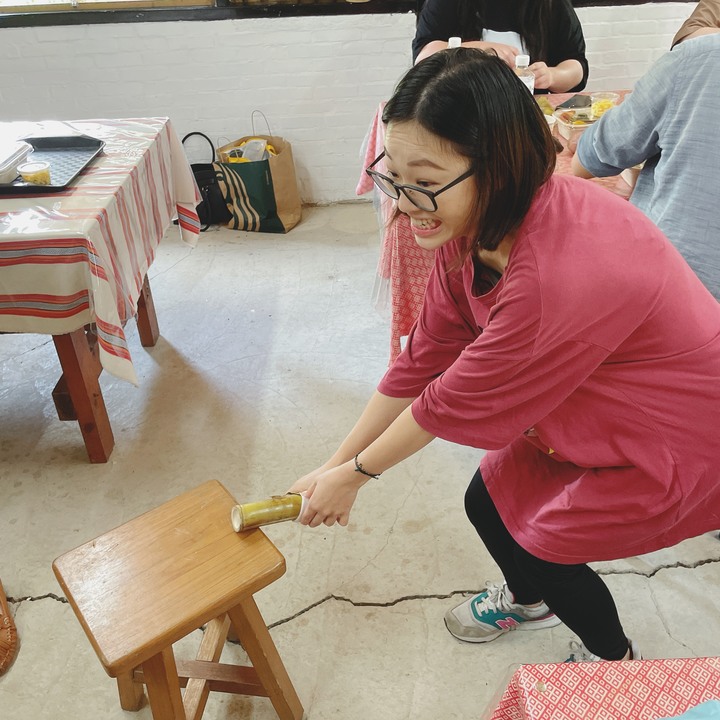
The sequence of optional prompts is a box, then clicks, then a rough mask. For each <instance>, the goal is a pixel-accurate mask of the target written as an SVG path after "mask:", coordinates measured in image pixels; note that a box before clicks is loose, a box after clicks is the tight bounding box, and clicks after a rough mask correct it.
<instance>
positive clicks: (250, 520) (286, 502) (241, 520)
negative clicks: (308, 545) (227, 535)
mask: <svg viewBox="0 0 720 720" xmlns="http://www.w3.org/2000/svg"><path fill="white" fill-rule="evenodd" d="M305 502H306V501H305V498H304V496H302V495H300V494H299V493H287V495H273V496H272V497H269V498H267V499H266V500H258V501H256V502H249V503H243V504H242V505H235V506H234V507H233V509H232V510H231V511H230V520H231V522H232V526H233V530H235V532H242V531H243V530H250V529H251V528H256V527H260V526H261V525H272V524H274V523H279V522H284V521H285V520H297V518H298V517H299V516H300V514H301V513H302V511H303V509H304V508H305Z"/></svg>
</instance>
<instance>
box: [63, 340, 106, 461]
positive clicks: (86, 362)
mask: <svg viewBox="0 0 720 720" xmlns="http://www.w3.org/2000/svg"><path fill="white" fill-rule="evenodd" d="M53 342H54V343H55V349H56V350H57V354H58V358H59V359H60V366H61V367H62V371H63V376H64V378H65V383H66V384H67V389H68V392H69V393H70V399H71V400H72V405H73V408H74V409H75V413H76V415H77V420H78V425H80V432H82V435H83V439H84V440H85V448H86V449H87V454H88V457H89V458H90V462H94V463H104V462H107V461H108V458H109V457H110V453H111V452H112V449H113V447H114V446H115V439H114V438H113V433H112V428H111V427H110V419H109V418H108V414H107V410H106V408H105V401H104V400H103V396H102V392H101V390H100V383H99V382H98V375H99V373H98V370H97V360H96V358H95V357H94V355H93V353H92V352H91V350H90V347H89V345H88V341H87V338H86V336H85V330H84V329H82V328H81V329H80V330H75V331H74V332H71V333H67V334H66V335H53Z"/></svg>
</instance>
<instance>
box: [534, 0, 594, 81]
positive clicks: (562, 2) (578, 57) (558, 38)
mask: <svg viewBox="0 0 720 720" xmlns="http://www.w3.org/2000/svg"><path fill="white" fill-rule="evenodd" d="M567 61H574V62H573V64H572V65H566V64H565V63H567ZM575 63H577V65H579V69H580V72H579V74H578V73H577V70H578V67H577V65H575ZM547 65H548V66H549V67H550V68H552V69H556V68H562V72H561V75H560V76H558V77H557V78H554V79H553V80H552V82H551V83H549V84H548V85H545V86H544V87H547V88H549V89H550V90H551V91H552V92H579V91H580V90H583V89H584V88H585V85H586V84H587V79H588V73H589V66H588V61H587V58H586V57H585V37H584V35H583V30H582V25H581V24H580V19H579V18H578V16H577V13H576V12H575V9H574V8H573V6H572V3H571V2H570V0H558V1H557V2H555V4H554V13H553V18H552V27H551V28H550V37H549V38H548V57H547ZM572 80H575V83H574V84H572V85H571V84H570V82H571V81H572ZM535 87H536V88H538V87H541V88H542V87H543V86H542V85H538V79H537V77H536V79H535Z"/></svg>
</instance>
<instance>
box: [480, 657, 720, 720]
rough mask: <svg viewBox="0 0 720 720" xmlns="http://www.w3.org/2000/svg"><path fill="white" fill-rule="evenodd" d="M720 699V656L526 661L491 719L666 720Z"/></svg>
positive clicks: (513, 677)
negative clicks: (554, 661)
mask: <svg viewBox="0 0 720 720" xmlns="http://www.w3.org/2000/svg"><path fill="white" fill-rule="evenodd" d="M718 698H720V658H674V659H666V660H631V661H624V662H595V663H547V664H541V665H521V666H520V667H519V668H518V669H517V670H516V671H515V673H514V674H513V676H512V679H511V680H510V682H509V684H508V686H507V687H506V688H505V691H504V692H503V695H502V697H501V699H500V702H499V703H498V704H497V706H496V707H495V708H494V709H493V710H492V714H490V715H488V716H487V720H588V719H589V718H593V720H618V719H619V718H632V720H660V719H661V718H668V717H674V716H676V715H678V714H680V713H683V712H685V711H687V710H689V709H690V708H693V707H695V706H696V705H699V704H700V703H702V702H705V701H706V700H712V699H718Z"/></svg>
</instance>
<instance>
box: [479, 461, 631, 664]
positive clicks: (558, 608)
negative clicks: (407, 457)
mask: <svg viewBox="0 0 720 720" xmlns="http://www.w3.org/2000/svg"><path fill="white" fill-rule="evenodd" d="M465 512H466V513H467V516H468V518H470V522H471V523H472V524H473V525H474V526H475V529H476V530H477V532H478V535H480V538H481V539H482V541H483V542H484V543H485V547H487V549H488V552H489V553H490V555H492V557H493V560H495V562H496V563H497V564H498V565H499V566H500V570H502V573H503V575H504V576H505V581H506V582H507V585H508V588H509V589H510V590H511V592H512V594H513V595H514V597H515V602H517V603H521V604H523V605H531V604H533V603H537V602H540V601H541V600H544V601H545V603H546V604H547V605H548V607H549V608H550V609H551V610H552V611H553V612H554V613H555V614H556V615H557V616H558V617H559V618H560V619H561V620H562V621H563V622H564V623H565V625H567V626H568V627H569V628H570V629H571V630H572V631H573V632H575V633H576V634H577V635H578V636H579V637H580V639H581V640H582V642H583V644H584V645H585V647H586V648H587V649H588V650H589V651H590V652H592V653H594V654H595V655H599V656H600V657H601V658H605V659H606V660H620V659H622V658H623V657H624V656H625V653H626V652H627V650H628V640H627V638H626V637H625V633H624V632H623V629H622V625H621V624H620V619H619V618H618V614H617V608H616V607H615V602H614V600H613V598H612V595H611V594H610V591H609V590H608V588H607V585H605V583H604V582H603V581H602V580H601V579H600V577H599V576H598V574H597V573H596V572H595V571H593V570H591V569H590V568H589V567H588V566H587V565H560V564H558V563H552V562H547V561H546V560H540V558H536V557H535V556H533V555H531V554H530V553H529V552H527V550H523V548H521V547H520V545H518V544H517V542H516V541H515V540H514V539H513V537H512V536H511V535H510V533H509V532H508V529H507V528H506V527H505V524H504V523H503V521H502V519H501V518H500V515H499V514H498V511H497V509H496V508H495V504H494V503H493V501H492V498H491V497H490V494H489V493H488V491H487V488H486V487H485V482H484V481H483V478H482V475H481V474H480V470H478V471H477V472H476V473H475V476H474V477H473V479H472V480H471V482H470V485H469V487H468V489H467V492H466V493H465Z"/></svg>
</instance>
